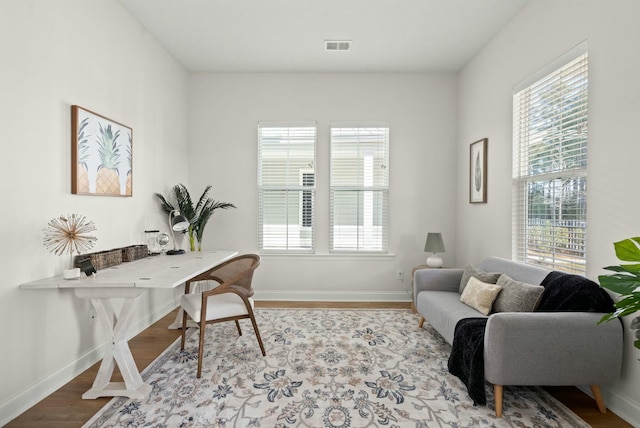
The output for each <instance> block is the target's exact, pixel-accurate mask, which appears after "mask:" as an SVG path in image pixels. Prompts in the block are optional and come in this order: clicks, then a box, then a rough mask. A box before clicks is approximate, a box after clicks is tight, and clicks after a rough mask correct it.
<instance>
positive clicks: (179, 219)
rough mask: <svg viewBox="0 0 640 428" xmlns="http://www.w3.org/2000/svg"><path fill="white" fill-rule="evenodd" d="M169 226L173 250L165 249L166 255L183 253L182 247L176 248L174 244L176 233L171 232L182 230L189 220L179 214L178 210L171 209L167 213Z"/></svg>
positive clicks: (186, 227)
mask: <svg viewBox="0 0 640 428" xmlns="http://www.w3.org/2000/svg"><path fill="white" fill-rule="evenodd" d="M169 228H170V229H171V238H173V250H169V251H167V255H170V256H172V255H176V254H184V250H183V249H178V247H177V245H176V235H175V234H174V233H173V231H174V230H175V231H176V232H182V231H184V230H187V229H188V228H189V220H188V219H187V218H186V217H185V216H183V215H182V214H180V211H178V210H173V211H171V212H170V213H169Z"/></svg>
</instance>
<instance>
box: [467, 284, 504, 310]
mask: <svg viewBox="0 0 640 428" xmlns="http://www.w3.org/2000/svg"><path fill="white" fill-rule="evenodd" d="M501 289H502V287H500V286H499V285H497V284H490V283H488V282H482V281H480V280H479V279H478V278H476V277H475V276H472V277H471V278H469V282H468V283H467V286H466V287H465V289H464V291H463V292H462V295H461V296H460V301H461V302H462V303H464V304H466V305H468V306H471V307H472V308H474V309H475V310H477V311H478V312H480V313H481V314H482V315H487V314H488V313H489V312H491V308H492V307H493V302H494V301H495V300H496V298H497V297H498V293H500V290H501Z"/></svg>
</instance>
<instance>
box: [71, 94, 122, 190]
mask: <svg viewBox="0 0 640 428" xmlns="http://www.w3.org/2000/svg"><path fill="white" fill-rule="evenodd" d="M132 144H133V130H132V129H131V128H130V127H128V126H126V125H123V124H121V123H118V122H115V121H113V120H111V119H109V118H107V117H104V116H102V115H100V114H97V113H94V112H92V111H90V110H87V109H85V108H83V107H80V106H77V105H73V106H71V193H73V194H76V195H102V196H131V195H132V191H133V187H132V186H133V161H132V156H131V155H132V153H133V150H132V149H133V147H132Z"/></svg>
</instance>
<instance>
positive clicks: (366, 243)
mask: <svg viewBox="0 0 640 428" xmlns="http://www.w3.org/2000/svg"><path fill="white" fill-rule="evenodd" d="M330 139H331V154H330V157H331V161H330V169H331V170H330V191H329V193H330V201H329V204H330V236H329V245H330V251H332V252H373V253H386V252H387V239H388V232H389V230H388V229H389V126H388V125H387V124H380V123H375V124H341V123H334V124H332V125H331V133H330Z"/></svg>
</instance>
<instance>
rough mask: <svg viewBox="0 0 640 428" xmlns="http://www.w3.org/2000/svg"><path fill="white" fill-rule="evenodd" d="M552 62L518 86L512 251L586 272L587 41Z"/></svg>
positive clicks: (538, 262)
mask: <svg viewBox="0 0 640 428" xmlns="http://www.w3.org/2000/svg"><path fill="white" fill-rule="evenodd" d="M559 64H561V65H559ZM552 68H553V69H552V70H548V69H545V72H544V73H543V74H544V75H543V76H540V75H537V76H536V78H535V79H530V81H529V82H526V83H525V84H522V85H520V87H517V88H516V90H515V92H514V97H513V101H514V124H513V132H514V135H513V183H514V184H513V203H514V207H513V257H514V259H516V260H519V261H522V262H525V263H529V264H535V265H540V266H543V267H546V268H550V269H558V270H562V271H565V272H572V273H579V274H584V273H585V271H586V233H587V141H588V126H587V124H588V123H587V107H588V91H587V89H588V54H587V52H586V44H584V45H581V46H579V47H578V48H576V49H574V50H573V51H572V52H570V53H568V54H567V55H566V56H564V57H563V58H561V59H560V60H559V61H558V62H556V63H554V65H553V67H552ZM531 80H534V81H531Z"/></svg>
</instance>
